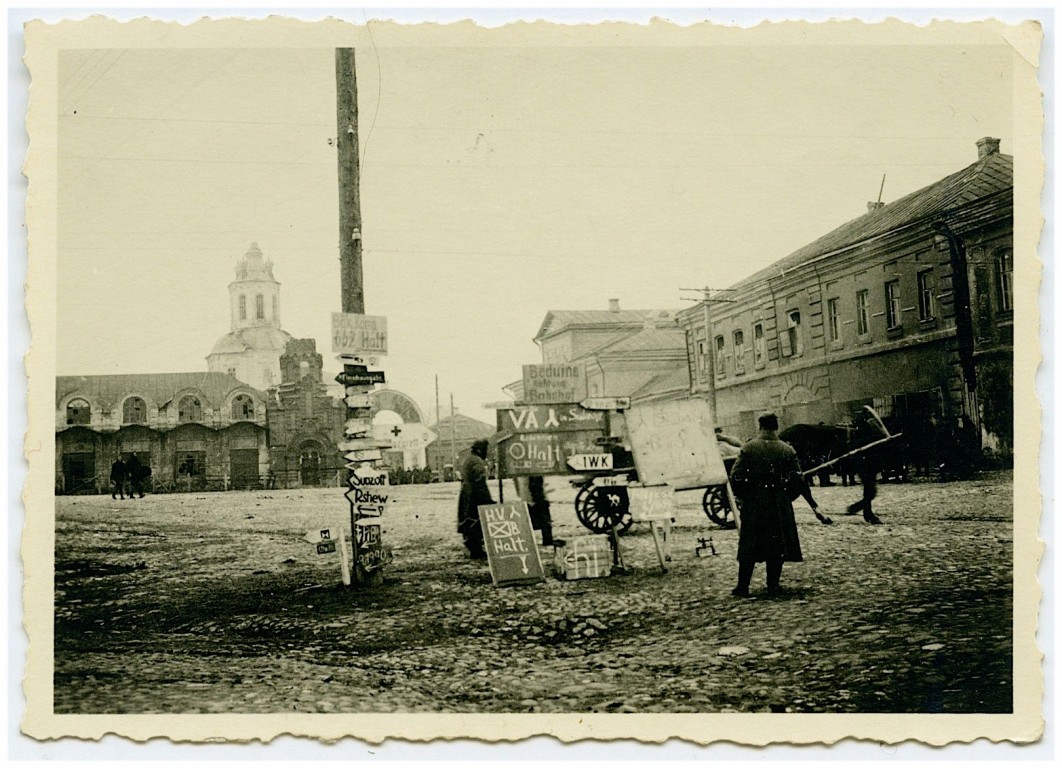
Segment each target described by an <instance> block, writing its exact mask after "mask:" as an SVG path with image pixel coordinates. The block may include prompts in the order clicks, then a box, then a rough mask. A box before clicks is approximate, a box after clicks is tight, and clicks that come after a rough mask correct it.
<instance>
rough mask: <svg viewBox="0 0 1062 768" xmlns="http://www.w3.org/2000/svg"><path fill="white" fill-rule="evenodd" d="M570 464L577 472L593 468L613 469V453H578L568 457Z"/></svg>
mask: <svg viewBox="0 0 1062 768" xmlns="http://www.w3.org/2000/svg"><path fill="white" fill-rule="evenodd" d="M568 466H569V467H571V468H572V469H574V470H575V471H576V472H586V471H589V470H593V469H612V454H611V453H577V454H575V455H573V456H569V457H568Z"/></svg>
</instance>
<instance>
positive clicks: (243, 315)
mask: <svg viewBox="0 0 1062 768" xmlns="http://www.w3.org/2000/svg"><path fill="white" fill-rule="evenodd" d="M240 319H241V320H246V319H247V297H246V296H244V295H243V294H242V293H241V294H240Z"/></svg>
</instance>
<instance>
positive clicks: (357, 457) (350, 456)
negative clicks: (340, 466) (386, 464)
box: [343, 448, 383, 469]
mask: <svg viewBox="0 0 1062 768" xmlns="http://www.w3.org/2000/svg"><path fill="white" fill-rule="evenodd" d="M343 458H344V459H346V460H347V461H349V462H357V461H379V460H380V459H382V458H383V453H381V452H380V451H379V450H378V449H376V448H371V449H368V450H364V451H350V452H349V453H344V454H343ZM347 469H353V467H351V466H350V464H347Z"/></svg>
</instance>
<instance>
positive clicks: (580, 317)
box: [535, 309, 677, 341]
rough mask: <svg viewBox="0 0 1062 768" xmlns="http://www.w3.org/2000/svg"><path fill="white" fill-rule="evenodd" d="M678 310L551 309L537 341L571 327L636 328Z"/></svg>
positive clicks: (671, 315)
mask: <svg viewBox="0 0 1062 768" xmlns="http://www.w3.org/2000/svg"><path fill="white" fill-rule="evenodd" d="M676 312H677V310H673V309H620V310H616V311H613V310H609V309H550V310H548V311H547V312H546V317H545V319H544V320H543V321H542V325H541V326H539V329H538V333H536V334H535V341H538V340H539V339H541V338H543V337H545V336H552V335H553V334H555V333H560V332H561V331H563V330H564V329H566V328H571V327H586V326H595V325H598V326H606V325H620V326H623V325H628V326H630V327H631V328H635V327H637V326H640V325H642V324H644V323H645V321H646V319H647V318H649V317H661V316H663V317H674V315H675V313H676Z"/></svg>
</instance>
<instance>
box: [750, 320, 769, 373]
mask: <svg viewBox="0 0 1062 768" xmlns="http://www.w3.org/2000/svg"><path fill="white" fill-rule="evenodd" d="M752 360H753V362H754V363H755V365H756V367H757V368H760V367H762V366H763V364H764V362H765V361H766V360H767V340H766V339H765V338H764V337H763V323H756V325H754V326H752Z"/></svg>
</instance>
